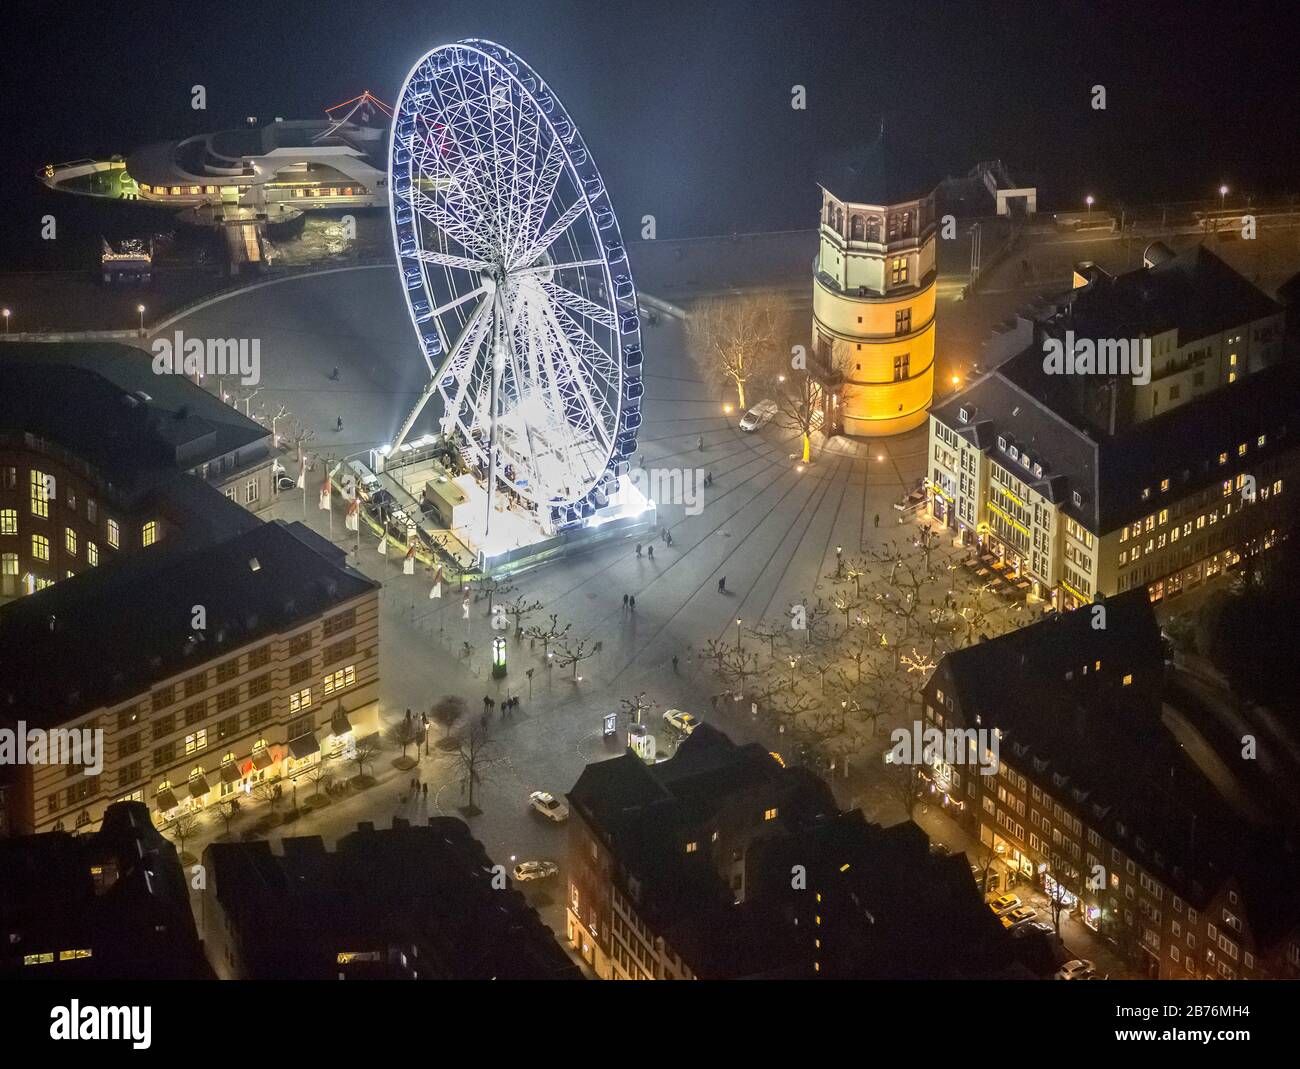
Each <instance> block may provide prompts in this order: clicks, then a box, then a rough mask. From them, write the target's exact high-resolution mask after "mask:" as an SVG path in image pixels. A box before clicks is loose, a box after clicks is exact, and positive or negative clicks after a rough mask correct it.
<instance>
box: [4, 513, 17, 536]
mask: <svg viewBox="0 0 1300 1069" xmlns="http://www.w3.org/2000/svg"><path fill="white" fill-rule="evenodd" d="M17 533H18V510H17V509H0V535H16V534H17Z"/></svg>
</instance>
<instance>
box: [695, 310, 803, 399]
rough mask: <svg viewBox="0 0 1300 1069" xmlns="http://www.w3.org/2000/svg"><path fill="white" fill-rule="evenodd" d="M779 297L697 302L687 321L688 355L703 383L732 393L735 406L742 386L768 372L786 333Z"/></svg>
mask: <svg viewBox="0 0 1300 1069" xmlns="http://www.w3.org/2000/svg"><path fill="white" fill-rule="evenodd" d="M787 323H788V312H787V310H786V306H785V301H784V299H783V298H782V297H781V296H780V295H779V294H776V293H770V292H762V293H751V294H745V295H741V296H726V297H711V298H708V299H706V300H703V301H700V302H699V303H698V304H697V305H696V306H695V307H694V308H693V309H692V311H691V314H690V317H689V318H688V319H687V320H686V336H687V343H688V345H689V347H690V353H691V357H692V359H693V360H694V361H695V364H696V366H697V367H698V368H699V370H700V374H701V375H702V376H703V378H704V379H705V381H706V382H710V383H714V384H716V385H719V386H722V387H724V388H727V387H732V388H734V389H735V391H736V397H737V400H738V401H739V403H740V407H741V408H742V409H743V408H746V407H748V405H747V402H746V400H745V389H746V387H747V386H749V385H751V384H753V383H756V382H760V381H763V380H765V379H767V378H769V377H770V376H771V374H772V373H773V370H774V368H775V367H776V366H777V365H776V362H775V354H776V352H777V351H778V350H779V349H780V348H781V347H782V346H784V344H785V342H786V337H787Z"/></svg>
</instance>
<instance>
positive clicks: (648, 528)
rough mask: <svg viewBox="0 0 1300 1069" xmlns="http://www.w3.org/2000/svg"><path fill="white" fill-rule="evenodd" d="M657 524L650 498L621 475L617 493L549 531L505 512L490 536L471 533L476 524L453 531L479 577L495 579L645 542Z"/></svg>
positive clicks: (497, 517)
mask: <svg viewBox="0 0 1300 1069" xmlns="http://www.w3.org/2000/svg"><path fill="white" fill-rule="evenodd" d="M484 496H486V495H484ZM479 515H480V516H481V512H479ZM658 525H659V514H658V510H657V509H656V508H655V505H654V502H652V501H650V500H649V499H648V498H646V496H645V495H644V494H642V493H641V491H640V489H639V488H638V487H637V486H636V485H635V484H634V483H632V481H631V480H629V479H628V478H627V476H623V477H622V479H620V481H619V491H618V493H616V494H614V495H613V496H612V497H611V498H610V499H609V503H608V504H607V505H606V506H605V507H604V508H601V509H597V510H596V513H595V514H594V515H592V516H589V517H587V519H585V520H583V521H582V523H580V524H578V525H575V526H572V527H566V528H564V529H562V530H560V531H556V532H554V533H553V534H546V533H544V532H543V531H542V530H541V529H540V528H538V527H537V526H535V525H533V524H531V523H530V522H529V521H528V520H527V519H525V518H524V517H523V516H521V515H519V514H518V513H516V512H513V511H511V510H504V511H501V512H498V513H497V514H496V515H495V516H494V518H493V530H494V531H495V532H496V534H495V536H490V537H489V538H488V539H486V540H484V539H483V538H481V537H475V534H474V530H477V531H478V532H480V533H481V532H482V529H483V528H482V525H481V524H480V523H474V524H472V525H471V527H470V528H466V529H461V528H456V529H454V532H453V533H455V535H456V536H457V537H458V538H459V539H460V540H461V541H462V542H464V543H465V545H467V546H468V547H469V548H470V549H471V550H473V552H474V553H475V554H476V555H477V557H478V562H479V571H480V572H481V573H482V574H483V575H485V576H493V577H496V576H503V575H518V574H520V573H521V572H526V571H531V570H532V569H533V568H540V567H542V566H543V565H546V564H551V563H554V562H556V561H559V560H563V559H566V558H569V557H576V556H579V555H581V554H583V553H589V552H592V551H594V550H597V549H601V548H604V547H607V546H609V545H611V544H614V543H617V542H623V541H631V540H633V539H641V540H647V536H648V535H649V534H650V532H652V531H654V530H656V529H657V528H658Z"/></svg>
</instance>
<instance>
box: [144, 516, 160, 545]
mask: <svg viewBox="0 0 1300 1069" xmlns="http://www.w3.org/2000/svg"><path fill="white" fill-rule="evenodd" d="M157 541H158V523H157V521H156V520H150V521H149V522H148V523H146V524H145V525H144V527H142V528H141V529H140V543H141V544H142V545H146V546H152V545H153V544H154V543H155V542H157Z"/></svg>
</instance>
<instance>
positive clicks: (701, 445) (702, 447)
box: [695, 434, 704, 453]
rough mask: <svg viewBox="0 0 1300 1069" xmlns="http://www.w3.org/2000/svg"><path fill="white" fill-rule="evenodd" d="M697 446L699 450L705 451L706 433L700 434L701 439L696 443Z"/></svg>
mask: <svg viewBox="0 0 1300 1069" xmlns="http://www.w3.org/2000/svg"><path fill="white" fill-rule="evenodd" d="M695 448H696V450H697V451H698V452H701V453H703V452H704V435H702V434H701V435H700V437H699V439H698V440H697V441H696V443H695Z"/></svg>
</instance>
